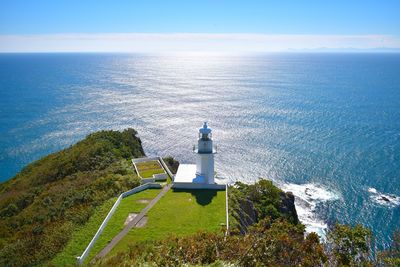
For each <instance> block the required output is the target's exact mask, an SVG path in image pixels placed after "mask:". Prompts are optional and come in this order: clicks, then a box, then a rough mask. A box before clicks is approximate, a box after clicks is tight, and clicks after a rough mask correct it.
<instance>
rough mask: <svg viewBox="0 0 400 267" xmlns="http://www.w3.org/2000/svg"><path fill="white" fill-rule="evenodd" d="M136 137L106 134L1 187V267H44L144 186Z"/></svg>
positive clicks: (93, 136)
mask: <svg viewBox="0 0 400 267" xmlns="http://www.w3.org/2000/svg"><path fill="white" fill-rule="evenodd" d="M136 134H137V133H136V131H135V130H133V129H128V130H125V131H123V132H118V131H101V132H97V133H94V134H91V135H89V136H88V137H87V138H85V139H84V140H82V141H80V142H78V143H77V144H75V145H73V146H71V147H69V148H67V149H64V150H62V151H60V152H57V153H53V154H50V155H48V156H46V157H44V158H42V159H40V160H38V161H35V162H33V163H31V164H29V165H28V166H26V167H25V168H24V169H23V170H22V171H21V172H20V173H19V174H17V175H16V176H15V177H14V178H12V179H10V180H9V181H7V182H5V183H1V184H0V226H1V227H0V266H32V265H40V264H43V263H45V262H47V261H48V260H50V259H52V258H53V257H54V256H55V255H56V254H58V253H59V252H60V251H62V250H63V249H64V247H65V246H66V244H67V243H68V241H69V240H70V238H71V236H72V235H73V232H74V231H75V230H76V229H80V228H81V227H82V226H83V225H85V224H86V222H87V221H88V220H89V218H90V217H91V215H92V214H94V212H95V210H96V208H97V207H100V206H101V205H102V204H103V203H104V202H105V201H107V200H109V199H110V198H113V197H115V196H117V195H119V194H120V193H121V192H123V191H126V190H128V189H130V188H132V187H135V186H137V185H138V184H139V183H140V181H139V179H138V177H137V175H136V174H135V173H134V171H133V170H132V167H131V164H130V162H129V161H128V160H129V159H131V158H133V157H141V156H144V152H143V149H142V146H141V141H140V139H139V138H138V137H136Z"/></svg>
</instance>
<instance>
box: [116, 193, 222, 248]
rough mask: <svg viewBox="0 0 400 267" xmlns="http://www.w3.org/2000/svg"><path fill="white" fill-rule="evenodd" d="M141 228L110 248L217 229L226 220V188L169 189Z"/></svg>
mask: <svg viewBox="0 0 400 267" xmlns="http://www.w3.org/2000/svg"><path fill="white" fill-rule="evenodd" d="M147 217H148V221H147V224H146V225H145V226H144V227H143V228H134V229H132V230H131V231H130V232H129V233H128V235H127V236H125V237H124V238H123V239H122V240H121V241H120V242H119V243H118V244H117V245H116V246H115V247H114V249H113V250H112V251H111V254H114V253H117V252H119V251H126V250H128V248H129V246H130V245H132V244H135V243H137V242H141V241H149V240H162V239H164V238H166V237H168V236H169V235H171V234H173V235H176V236H185V235H191V234H193V233H196V232H198V231H210V232H218V231H219V230H220V229H221V224H224V223H225V191H216V190H192V191H186V190H185V191H173V190H171V191H169V192H168V193H167V194H166V195H165V196H164V197H163V198H162V199H160V200H159V202H158V203H157V204H156V205H155V206H154V207H153V208H152V209H151V210H150V211H149V213H148V214H147Z"/></svg>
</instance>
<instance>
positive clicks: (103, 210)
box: [51, 198, 117, 266]
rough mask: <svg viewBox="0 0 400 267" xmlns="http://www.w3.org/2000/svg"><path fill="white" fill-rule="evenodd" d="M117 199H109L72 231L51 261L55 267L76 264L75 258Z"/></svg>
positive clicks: (83, 248)
mask: <svg viewBox="0 0 400 267" xmlns="http://www.w3.org/2000/svg"><path fill="white" fill-rule="evenodd" d="M116 199H117V198H111V199H109V200H108V201H106V202H105V203H104V204H103V205H102V206H100V207H99V208H97V209H96V210H95V212H94V214H93V215H92V216H91V217H90V219H89V221H88V222H87V223H86V224H85V225H83V226H82V227H80V228H79V229H77V230H76V231H74V233H73V234H72V237H71V239H70V240H69V242H68V244H67V245H66V246H65V248H64V249H63V250H62V251H61V252H60V253H58V254H57V255H56V257H55V258H54V259H53V260H52V261H51V263H52V264H54V265H56V266H71V265H75V264H76V257H77V256H80V255H81V254H82V252H83V251H84V250H85V248H86V246H87V245H88V244H89V242H90V240H92V238H93V236H94V234H95V233H96V232H97V229H98V228H99V226H100V224H101V223H102V222H103V220H104V218H105V217H106V216H107V213H108V212H109V211H110V209H111V207H112V206H113V205H114V203H115V200H116Z"/></svg>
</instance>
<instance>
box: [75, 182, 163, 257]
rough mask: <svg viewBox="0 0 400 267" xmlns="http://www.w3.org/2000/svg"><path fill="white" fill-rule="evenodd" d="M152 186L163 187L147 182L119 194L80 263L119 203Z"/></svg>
mask: <svg viewBox="0 0 400 267" xmlns="http://www.w3.org/2000/svg"><path fill="white" fill-rule="evenodd" d="M150 188H157V189H158V188H162V186H161V185H160V184H156V183H147V184H143V185H140V186H138V187H135V188H133V189H131V190H129V191H126V192H123V193H122V194H121V195H119V197H118V198H117V200H116V201H115V203H114V205H113V206H112V208H111V209H110V211H109V212H108V214H107V216H106V218H105V219H104V220H103V222H102V223H101V225H100V227H99V229H98V230H97V232H96V234H95V235H94V236H93V238H92V240H91V241H90V243H89V245H88V246H87V247H86V249H85V251H84V252H83V253H82V255H81V256H79V257H77V259H78V262H79V264H82V262H83V261H84V260H85V258H86V257H87V256H88V255H89V252H90V250H91V249H92V247H93V245H94V244H95V243H96V241H97V239H98V238H99V236H100V234H101V233H102V232H103V230H104V228H105V227H106V226H107V223H108V221H109V220H110V218H111V216H112V215H113V214H114V212H115V210H116V209H117V207H118V205H119V203H120V202H121V200H122V199H123V198H125V197H127V196H130V195H132V194H135V193H137V192H140V191H143V190H146V189H150Z"/></svg>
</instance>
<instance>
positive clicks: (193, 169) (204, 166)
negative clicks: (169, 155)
mask: <svg viewBox="0 0 400 267" xmlns="http://www.w3.org/2000/svg"><path fill="white" fill-rule="evenodd" d="M193 152H194V153H195V154H196V164H179V167H178V171H177V172H176V175H175V177H174V184H173V188H180V189H217V190H220V189H225V183H224V182H223V181H222V180H221V179H217V178H215V173H214V154H215V153H216V150H215V148H214V145H213V138H212V131H211V128H209V127H208V124H207V122H204V123H203V126H202V127H201V128H200V129H199V131H198V137H197V146H193Z"/></svg>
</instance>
